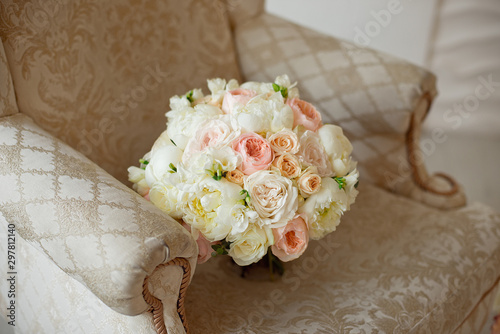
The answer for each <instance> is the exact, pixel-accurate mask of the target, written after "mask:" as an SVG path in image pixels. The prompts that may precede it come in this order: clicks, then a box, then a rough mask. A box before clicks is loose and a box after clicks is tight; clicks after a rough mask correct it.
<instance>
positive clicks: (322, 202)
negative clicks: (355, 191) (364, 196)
mask: <svg viewBox="0 0 500 334" xmlns="http://www.w3.org/2000/svg"><path fill="white" fill-rule="evenodd" d="M321 185H322V186H321V189H320V190H319V191H318V192H317V193H315V194H313V195H312V196H310V197H309V198H308V199H306V200H305V202H304V204H303V205H302V206H301V207H300V208H299V213H303V214H305V216H306V217H307V223H308V226H309V235H310V237H311V238H312V239H315V240H317V239H321V238H323V237H324V236H325V235H327V234H328V233H330V232H333V231H335V229H336V228H337V226H338V224H339V223H340V217H341V216H342V214H343V213H344V211H346V210H347V207H348V205H349V199H348V197H347V194H346V192H345V191H344V190H343V189H339V185H338V183H337V182H336V181H335V180H334V179H332V178H329V177H325V178H323V179H322V180H321Z"/></svg>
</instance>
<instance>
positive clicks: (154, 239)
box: [0, 114, 197, 317]
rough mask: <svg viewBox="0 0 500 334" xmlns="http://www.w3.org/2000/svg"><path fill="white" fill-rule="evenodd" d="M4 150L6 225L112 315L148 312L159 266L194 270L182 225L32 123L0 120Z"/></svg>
mask: <svg viewBox="0 0 500 334" xmlns="http://www.w3.org/2000/svg"><path fill="white" fill-rule="evenodd" d="M0 151H1V152H2V162H1V163H0V184H2V189H6V190H9V191H2V192H1V193H0V206H1V208H2V212H3V215H4V217H5V219H6V220H7V221H8V222H13V223H15V225H16V231H17V233H18V234H19V236H20V237H21V238H23V239H24V240H25V241H26V242H28V243H29V244H31V245H33V246H35V248H38V249H39V250H41V251H42V252H43V253H45V254H46V255H47V256H48V257H49V258H50V259H51V260H52V261H53V262H54V263H55V264H56V265H57V266H59V267H60V268H61V269H62V270H63V271H64V272H66V273H67V274H69V275H70V276H71V277H73V278H74V279H76V280H77V281H79V282H81V283H82V284H83V285H85V286H86V287H87V288H88V289H89V290H90V291H91V292H93V293H94V294H95V295H96V296H97V297H98V298H99V299H101V300H102V301H103V302H104V303H105V304H106V305H108V306H109V307H111V308H112V309H114V310H115V311H118V312H121V313H123V314H127V315H136V314H140V313H143V312H145V311H146V310H148V308H149V305H147V304H146V302H145V301H144V298H143V295H142V284H143V281H144V278H145V277H146V276H147V275H150V274H152V272H153V270H154V269H155V268H156V267H157V266H158V265H159V264H162V263H166V262H168V261H169V260H171V259H173V258H176V257H185V258H189V259H190V260H191V262H192V265H193V266H195V264H196V258H197V248H196V243H195V242H194V240H193V239H192V237H191V235H190V234H189V233H187V231H186V230H185V229H184V228H183V227H182V226H180V224H179V223H178V222H177V221H175V220H174V219H172V218H170V217H169V216H167V215H166V214H163V213H162V212H161V211H159V210H158V209H156V208H155V207H154V206H153V205H152V204H151V203H149V202H148V201H146V200H144V199H143V198H142V197H141V196H139V195H138V194H136V193H135V192H134V191H132V190H131V189H129V188H127V187H126V186H125V185H123V184H121V183H120V182H118V181H117V180H115V179H114V178H112V177H111V176H110V175H109V174H107V173H106V172H105V171H103V170H102V169H101V168H99V167H98V166H96V165H95V164H94V163H93V162H91V161H89V160H88V159H87V158H85V157H84V156H83V155H82V154H81V153H78V152H76V151H75V150H73V149H72V148H70V147H68V146H67V145H66V144H64V143H62V142H61V141H59V140H57V139H55V138H53V137H52V136H51V135H49V134H48V133H46V132H45V131H43V130H42V129H40V128H39V127H38V126H36V125H35V124H34V123H33V122H32V121H31V119H30V118H29V117H28V116H26V115H23V114H18V115H14V116H9V117H3V118H0ZM165 283H167V282H165ZM172 284H179V282H178V277H177V282H176V281H175V280H174V281H173V282H172ZM172 290H173V289H172ZM171 292H172V293H173V297H174V298H175V299H176V298H177V295H178V293H177V292H175V291H171ZM175 299H174V301H175ZM174 305H175V303H174ZM174 311H175V310H174ZM173 314H174V315H175V314H176V312H174V313H173ZM171 316H172V314H171ZM175 317H176V316H175Z"/></svg>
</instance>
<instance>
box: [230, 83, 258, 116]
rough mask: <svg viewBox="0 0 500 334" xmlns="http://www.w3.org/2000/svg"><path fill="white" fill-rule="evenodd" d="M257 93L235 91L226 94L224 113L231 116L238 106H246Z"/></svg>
mask: <svg viewBox="0 0 500 334" xmlns="http://www.w3.org/2000/svg"><path fill="white" fill-rule="evenodd" d="M256 95H257V93H256V92H255V91H253V90H250V89H242V88H238V89H234V90H231V91H229V92H226V94H224V101H223V102H222V111H223V112H224V113H226V114H231V113H232V112H233V108H234V106H235V105H236V104H241V105H245V104H247V102H248V101H250V99H251V98H252V97H254V96H256Z"/></svg>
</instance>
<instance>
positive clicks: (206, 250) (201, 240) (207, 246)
mask: <svg viewBox="0 0 500 334" xmlns="http://www.w3.org/2000/svg"><path fill="white" fill-rule="evenodd" d="M182 226H183V227H184V228H185V229H186V230H188V231H189V232H191V226H189V225H188V224H186V223H184V222H183V223H182ZM216 243H217V242H213V243H212V242H210V241H208V240H207V239H205V237H204V236H203V234H201V233H200V232H198V238H197V239H196V244H197V245H198V264H202V263H205V262H207V261H208V260H209V259H210V258H211V257H212V252H213V249H212V245H215V244H216Z"/></svg>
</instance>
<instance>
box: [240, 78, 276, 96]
mask: <svg viewBox="0 0 500 334" xmlns="http://www.w3.org/2000/svg"><path fill="white" fill-rule="evenodd" d="M240 88H242V89H250V90H253V91H254V92H256V93H257V94H259V95H260V94H274V93H275V92H274V89H273V84H272V83H268V82H255V81H248V82H245V83H244V84H242V85H241V86H240Z"/></svg>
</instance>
